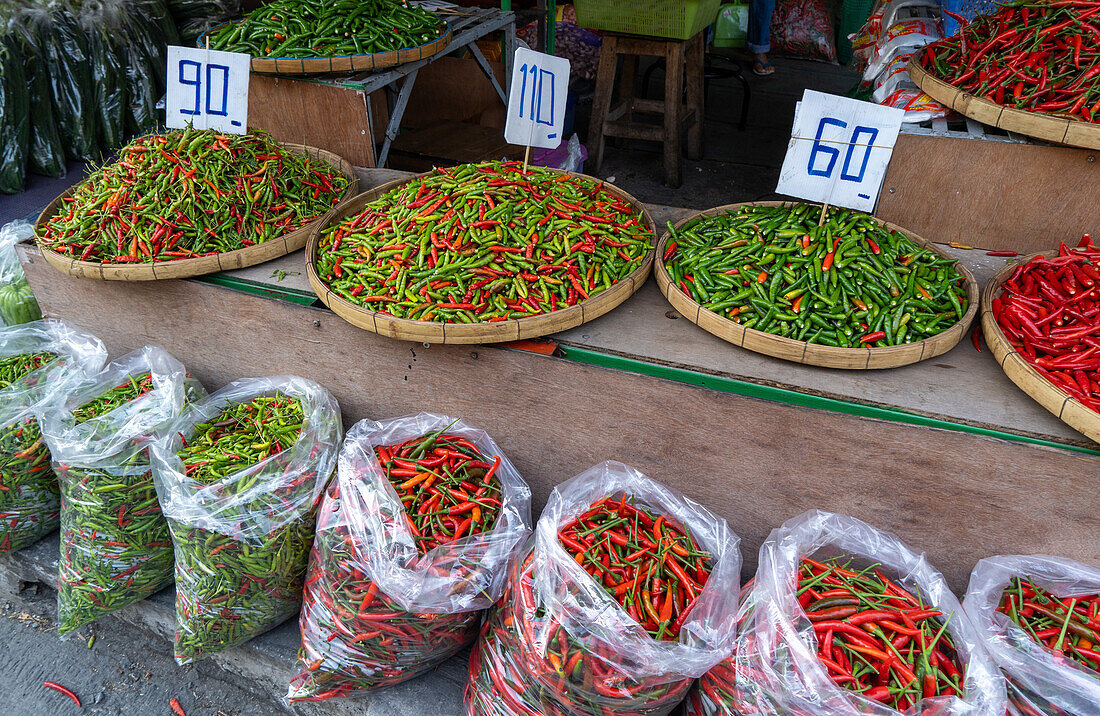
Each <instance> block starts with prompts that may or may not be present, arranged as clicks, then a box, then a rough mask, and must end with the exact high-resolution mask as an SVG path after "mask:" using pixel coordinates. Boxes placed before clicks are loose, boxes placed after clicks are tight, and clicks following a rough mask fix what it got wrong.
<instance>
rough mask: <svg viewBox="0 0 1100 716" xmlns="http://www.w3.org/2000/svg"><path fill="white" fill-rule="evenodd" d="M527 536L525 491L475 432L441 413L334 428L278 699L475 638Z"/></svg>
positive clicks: (306, 696) (454, 648)
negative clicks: (293, 657) (336, 441)
mask: <svg viewBox="0 0 1100 716" xmlns="http://www.w3.org/2000/svg"><path fill="white" fill-rule="evenodd" d="M530 533H531V491H530V489H529V488H528V487H527V484H526V483H525V482H524V481H523V479H522V478H521V477H520V475H519V473H518V472H517V471H516V469H515V467H513V466H512V463H511V462H509V460H508V458H506V457H505V456H504V454H503V453H502V452H501V450H500V448H499V447H497V445H496V443H494V442H493V440H492V438H490V437H489V436H488V435H487V434H486V433H484V432H482V431H480V430H477V429H475V428H472V427H470V426H468V425H466V424H465V423H463V422H461V421H458V420H454V419H452V418H448V417H446V416H443V415H431V414H429V413H421V414H420V415H416V416H412V417H406V418H399V419H396V420H388V421H386V422H382V423H377V422H373V421H370V420H363V421H361V422H359V423H357V424H356V425H355V426H354V427H353V428H352V429H351V431H350V432H349V433H348V436H347V439H346V440H345V441H344V447H343V449H342V450H341V453H340V464H339V471H338V476H337V479H336V481H335V482H334V484H333V485H332V486H331V487H330V488H329V491H328V492H327V494H326V496H325V500H324V502H323V503H322V505H321V509H320V511H319V514H318V522H317V537H316V540H315V542H314V545H313V551H312V552H311V554H310V562H309V571H308V574H307V577H306V586H305V596H304V599H303V606H302V613H301V616H300V617H299V624H300V626H301V630H302V648H301V651H300V652H299V659H298V666H299V667H300V669H301V670H300V672H299V673H298V675H297V676H296V677H294V678H293V679H292V680H291V684H290V690H289V693H288V694H287V700H288V701H290V702H291V703H294V702H298V701H317V700H323V699H327V698H331V697H334V696H351V695H355V694H357V693H360V694H361V693H363V692H366V691H369V690H372V689H376V688H379V687H382V686H388V685H391V684H396V683H400V682H402V681H406V680H408V679H411V678H413V677H415V676H418V675H420V674H422V673H424V672H425V671H428V670H429V669H432V668H433V667H435V666H436V665H437V664H439V663H440V662H441V661H443V660H444V659H447V658H448V657H450V656H452V655H454V654H455V653H456V652H458V651H459V650H461V649H462V648H463V647H464V646H466V645H468V644H469V643H470V642H472V641H473V640H474V638H475V637H476V636H477V629H478V626H480V622H481V612H482V610H484V609H487V608H488V607H489V606H491V605H492V603H493V601H494V600H495V599H496V598H497V597H499V596H500V593H501V591H503V589H504V582H505V580H506V579H507V575H508V564H509V563H510V562H511V561H512V560H513V558H514V557H515V556H516V552H517V550H518V549H519V548H520V546H521V545H522V544H523V542H524V540H525V539H526V538H527V537H528V536H529V535H530Z"/></svg>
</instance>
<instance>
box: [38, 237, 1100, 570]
mask: <svg viewBox="0 0 1100 716" xmlns="http://www.w3.org/2000/svg"><path fill="white" fill-rule="evenodd" d="M20 250H21V251H23V252H24V257H23V258H24V261H25V267H26V271H27V276H28V279H29V280H30V283H31V286H32V288H33V289H34V291H35V294H36V295H37V296H38V298H39V301H40V303H41V304H42V307H43V311H44V312H45V313H46V314H47V315H51V316H64V317H65V318H67V319H69V320H71V321H72V322H74V323H76V324H77V325H79V326H81V327H82V328H85V329H87V330H90V331H92V332H93V333H95V334H96V335H98V336H100V337H101V338H102V339H103V340H104V341H105V343H106V344H107V346H108V349H109V350H110V353H111V355H112V357H117V356H119V355H121V354H122V353H124V352H126V351H129V350H133V349H135V348H139V347H141V346H142V345H145V344H147V343H155V344H158V345H161V346H163V347H164V348H166V349H167V350H168V351H170V352H171V353H172V354H173V355H175V356H176V357H177V358H179V359H180V360H182V361H183V362H184V363H185V365H187V367H188V368H189V369H190V370H191V371H192V372H193V373H194V375H196V377H198V378H199V379H200V380H202V381H203V382H204V383H205V384H206V385H207V386H208V387H210V388H216V387H218V386H220V385H222V384H224V383H225V382H227V381H229V380H232V379H234V378H238V377H242V376H256V375H273V374H278V373H293V374H298V375H304V376H308V377H310V378H312V379H314V380H317V381H318V382H320V383H322V384H324V385H325V386H326V387H328V388H329V389H330V390H332V391H333V393H334V394H335V395H336V397H337V399H338V400H339V401H340V404H341V406H342V409H343V411H344V416H345V421H346V423H347V424H349V425H350V424H351V423H352V422H353V421H355V420H358V419H360V418H363V417H371V418H385V417H393V416H400V415H407V414H411V413H416V412H419V411H421V410H430V411H435V412H442V413H447V414H450V415H454V416H461V417H463V418H465V419H467V420H469V421H470V422H471V423H473V424H475V425H477V426H479V427H482V428H484V429H485V430H487V431H489V433H490V434H492V435H493V437H494V439H496V440H497V442H498V443H499V444H500V445H501V446H502V448H503V449H504V450H505V452H506V453H507V454H508V456H509V457H510V458H511V459H512V460H513V461H514V462H515V463H516V465H517V467H518V468H519V469H520V471H521V473H522V474H523V475H524V477H525V478H526V479H527V480H528V482H529V483H530V484H531V485H532V487H533V490H534V494H535V498H536V499H535V502H536V504H535V508H536V514H537V510H539V509H541V507H542V504H543V502H544V501H545V499H546V497H547V495H548V493H549V491H550V489H551V487H552V485H554V484H557V483H559V482H561V481H563V480H565V479H567V478H569V477H571V476H573V475H574V474H576V473H578V472H580V471H581V470H583V469H585V468H587V467H589V466H590V465H592V464H594V463H597V462H599V461H601V460H604V459H618V460H622V461H624V462H627V463H630V464H632V465H634V466H635V467H637V468H639V469H641V470H643V471H644V472H646V473H647V474H649V475H650V476H652V477H654V478H656V479H658V480H661V481H662V482H665V483H667V484H669V485H671V486H673V487H676V488H677V489H680V490H682V491H683V492H685V493H686V494H687V495H688V496H690V497H692V498H694V499H696V500H699V501H700V502H702V503H703V504H705V505H708V506H709V507H711V508H712V509H714V510H715V511H716V512H717V513H719V514H721V515H722V516H724V517H726V518H727V519H729V520H730V522H731V525H732V526H733V528H734V529H735V530H736V531H737V532H738V533H739V534H740V535H741V536H742V538H743V539H744V540H745V542H744V553H745V556H746V562H747V565H748V566H747V569H748V570H750V571H751V570H752V569H753V568H754V567H755V561H756V560H755V554H756V550H757V548H758V547H759V545H760V543H761V541H762V540H763V539H764V538H765V537H766V536H767V534H768V532H769V531H770V530H771V529H772V528H774V527H775V526H777V525H778V524H779V523H781V522H782V521H783V520H785V519H787V518H789V517H791V516H794V515H797V514H799V513H801V512H803V511H804V510H807V509H811V508H815V509H827V510H837V511H843V512H846V513H849V514H852V515H855V516H857V517H861V518H863V519H866V520H868V521H869V522H872V523H873V524H876V525H878V526H879V527H882V528H885V529H890V530H893V531H896V532H897V533H898V534H899V535H901V536H902V537H903V538H904V539H906V540H907V541H908V542H909V543H910V544H912V545H913V546H914V547H916V548H918V549H925V550H927V551H928V553H929V556H930V558H931V560H932V562H933V563H934V564H935V565H936V566H937V567H939V568H940V569H941V570H942V571H943V572H944V574H945V575H946V576H947V578H948V580H949V582H950V583H951V585H952V587H953V588H954V589H955V590H956V591H961V590H962V589H963V588H964V587H965V584H966V581H967V578H968V576H969V573H970V570H971V568H972V567H973V565H974V563H975V561H976V560H977V559H979V558H981V557H984V556H988V555H990V554H995V553H1012V552H1025V553H1034V552H1047V553H1051V554H1062V555H1065V556H1068V557H1072V558H1075V559H1080V560H1083V561H1086V562H1092V563H1098V564H1100V553H1098V544H1097V541H1096V539H1095V536H1096V533H1097V529H1098V528H1100V496H1098V495H1097V493H1096V491H1095V489H1094V488H1095V485H1094V483H1095V477H1096V475H1097V474H1098V471H1100V458H1097V457H1093V456H1087V455H1082V454H1078V453H1073V452H1070V451H1065V450H1058V449H1051V448H1042V447H1034V446H1029V445H1025V444H1020V443H1015V442H1005V441H1000V440H995V439H991V438H982V437H977V436H973V435H968V434H964V433H958V432H951V431H937V430H931V429H926V428H917V427H911V426H906V425H902V424H898V423H887V422H879V421H872V420H866V419H860V418H855V417H849V416H844V415H840V414H836V413H829V412H822V411H815V410H808V409H804V408H798V407H794V406H790V405H784V404H780V403H773V402H769V401H762V400H754V399H750V398H743V397H739V396H736V395H731V394H728V393H719V392H715V391H710V390H706V389H703V388H696V387H692V386H689V385H685V384H681V383H675V382H669V381H662V380H658V379H655V378H651V377H647V376H642V375H638V374H634V373H627V372H623V371H615V370H610V369H603V368H596V367H593V366H587V365H582V364H578V363H575V362H571V361H567V360H561V359H557V358H549V357H543V356H538V355H535V354H531V353H526V352H521V351H511V350H505V349H499V348H491V347H484V346H468V347H461V346H431V347H429V348H425V347H424V346H423V345H420V344H410V343H403V342H398V341H392V340H389V339H386V338H383V337H381V336H376V335H373V334H369V333H366V332H363V331H360V330H358V329H356V328H354V327H352V326H350V325H348V324H346V323H344V322H343V321H341V320H339V319H338V318H336V317H335V316H333V315H332V314H331V313H328V312H327V311H324V310H321V309H314V308H307V307H301V306H295V305H293V304H289V303H285V302H279V301H271V300H267V299H264V298H260V297H257V296H252V295H249V294H245V293H240V292H235V291H229V290H225V289H223V288H219V287H216V286H211V285H207V284H203V283H199V282H196V281H165V282H159V283H157V284H155V285H149V284H103V283H98V282H92V281H79V280H76V279H71V278H68V277H66V276H63V275H62V274H60V273H58V272H57V271H55V270H53V269H52V268H50V267H49V266H47V265H46V264H45V263H44V262H43V261H42V260H41V259H40V258H36V257H35V256H34V254H35V252H36V250H35V249H34V248H33V247H21V248H20Z"/></svg>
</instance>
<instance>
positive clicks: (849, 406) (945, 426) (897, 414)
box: [561, 346, 1100, 456]
mask: <svg viewBox="0 0 1100 716" xmlns="http://www.w3.org/2000/svg"><path fill="white" fill-rule="evenodd" d="M561 349H562V351H563V353H564V354H565V357H566V358H567V359H568V360H573V361H577V362H578V363H588V364H590V365H596V366H600V367H603V368H617V369H619V370H626V371H630V372H632V373H641V374H643V375H650V376H653V377H655V378H665V379H667V380H675V381H677V382H680V383H687V384H689V385H695V386H699V387H702V388H710V389H712V390H720V391H723V392H725V393H734V394H736V395H743V396H746V397H749V398H762V399H764V400H771V401H773V402H777V403H787V404H789V405H797V406H800V407H803V408H815V409H817V410H830V411H832V412H834V413H844V414H845V415H854V416H857V417H862V418H874V419H877V420H889V421H892V422H895V423H907V424H909V425H920V426H922V427H927V428H939V429H942V430H954V431H956V432H962V433H970V434H972V435H983V436H985V437H991V438H997V439H1000V440H1009V441H1012V442H1019V443H1027V444H1029V445H1042V446H1044V447H1052V448H1059V449H1061V450H1072V451H1074V452H1080V453H1084V454H1086V455H1098V456H1100V450H1097V449H1095V448H1089V447H1084V446H1081V445H1070V444H1066V443H1060V442H1055V441H1054V440H1044V439H1042V438H1033V437H1028V436H1026V435H1017V434H1016V433H1010V432H1006V431H1003V430H993V429H990V428H982V427H978V426H975V425H966V424H965V423H956V422H952V421H950V420H941V419H939V418H930V417H927V416H925V415H919V414H917V413H911V412H908V411H905V410H899V409H897V408H884V407H880V406H875V405H865V404H861V403H851V402H848V401H845V400H837V399H836V398H826V397H824V396H820V395H811V394H809V393H800V392H799V391H797V390H790V389H788V388H779V387H776V386H773V385H761V384H759V383H750V382H748V381H743V380H737V379H735V378H725V377H722V376H716V375H707V374H706V373H698V372H696V371H692V370H686V369H683V368H673V367H671V366H663V365H657V364H654V363H647V362H645V361H640V360H635V359H633V358H625V357H623V356H617V355H612V354H609V353H601V352H599V351H593V350H589V349H587V348H577V347H575V346H561Z"/></svg>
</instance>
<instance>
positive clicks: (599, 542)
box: [466, 496, 711, 716]
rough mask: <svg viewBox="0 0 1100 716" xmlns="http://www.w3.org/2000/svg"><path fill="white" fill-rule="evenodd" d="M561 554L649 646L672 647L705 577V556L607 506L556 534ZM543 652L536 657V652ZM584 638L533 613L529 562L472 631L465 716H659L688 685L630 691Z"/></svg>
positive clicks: (595, 644)
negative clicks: (651, 641) (475, 633)
mask: <svg viewBox="0 0 1100 716" xmlns="http://www.w3.org/2000/svg"><path fill="white" fill-rule="evenodd" d="M558 539H559V541H560V542H561V545H562V546H563V547H564V548H565V550H566V551H567V552H568V553H569V554H570V556H571V557H573V558H574V559H575V560H576V561H577V563H578V564H580V565H581V566H582V567H583V568H584V569H585V571H586V572H588V574H589V575H591V577H592V578H593V579H595V580H597V581H598V582H599V583H600V584H602V585H603V587H604V589H606V590H607V592H608V593H609V594H611V595H612V596H613V597H614V599H615V601H616V602H618V603H619V604H620V605H621V606H622V607H623V608H624V609H626V611H627V612H628V613H629V614H630V615H631V617H633V618H634V619H635V620H636V621H637V622H638V623H639V624H641V625H642V626H643V627H645V629H646V631H648V632H649V633H650V635H652V636H653V637H654V638H656V639H661V640H675V639H676V638H677V636H678V634H679V630H680V627H681V625H682V624H683V622H684V620H685V619H686V617H687V616H688V615H689V614H690V612H691V608H692V606H693V605H694V602H695V598H696V597H697V596H698V593H699V591H700V590H702V588H703V586H704V585H705V584H706V582H707V579H708V578H709V576H710V569H711V558H710V555H708V554H706V553H705V552H702V551H701V550H700V549H699V547H698V546H697V545H696V543H695V541H694V539H692V537H691V536H690V535H688V534H686V532H685V531H684V530H682V529H681V528H680V527H679V526H677V525H675V524H673V523H672V522H671V521H670V520H667V519H665V518H664V517H663V516H657V517H654V516H653V514H652V513H651V512H650V511H649V510H647V509H646V508H644V507H640V506H636V505H634V504H632V503H631V502H630V501H629V499H628V498H626V497H624V496H620V497H607V498H604V499H602V500H600V501H599V502H597V503H595V504H594V505H592V507H591V508H590V509H589V510H588V511H587V512H585V513H584V514H582V515H581V516H580V517H579V518H578V519H576V520H575V521H573V522H571V523H569V524H568V525H565V526H564V527H562V528H561V529H559V531H558ZM544 645H545V647H544ZM629 657H630V655H625V654H615V653H613V651H612V650H611V649H610V648H609V647H608V646H606V645H604V644H603V643H601V642H599V641H598V640H596V639H594V638H591V637H589V638H577V637H574V636H572V635H570V634H569V632H567V631H566V630H565V629H564V628H562V627H561V625H560V624H559V622H558V620H557V619H556V618H555V615H554V614H553V613H552V612H550V611H548V610H547V609H546V608H545V607H544V605H542V604H540V602H539V600H538V598H537V597H536V594H535V590H534V579H533V575H532V560H531V557H530V555H528V556H527V557H526V559H523V560H521V561H520V562H518V563H517V565H516V566H515V567H514V570H513V573H512V574H511V575H510V578H509V582H508V588H507V590H506V591H505V593H504V595H503V597H502V598H501V600H500V601H499V602H498V606H497V608H495V609H494V610H493V611H492V612H491V616H490V617H489V619H488V620H486V622H485V624H484V626H483V627H482V632H481V638H480V639H479V640H478V646H477V648H476V649H475V650H474V654H473V656H472V657H471V659H470V681H469V682H468V685H467V687H466V704H467V711H468V712H469V713H470V714H478V715H492V716H506V715H510V714H527V715H531V716H534V715H535V714H549V715H558V714H561V715H562V716H566V715H570V716H575V715H576V714H595V715H599V716H607V715H608V714H615V715H616V716H628V715H632V714H638V715H639V716H640V715H641V714H662V713H668V712H669V711H670V710H671V709H672V708H673V707H674V706H675V705H676V704H678V703H679V702H680V700H681V699H682V698H683V696H684V693H685V691H686V690H687V688H688V687H689V686H690V685H691V679H684V680H679V681H676V680H674V681H669V680H668V679H662V678H648V679H645V680H642V681H636V680H634V679H631V678H630V677H628V676H627V675H625V674H624V673H623V672H622V671H621V670H620V669H618V668H616V666H615V664H617V663H620V662H623V661H628V660H629Z"/></svg>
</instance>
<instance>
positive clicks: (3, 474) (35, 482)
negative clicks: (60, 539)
mask: <svg viewBox="0 0 1100 716" xmlns="http://www.w3.org/2000/svg"><path fill="white" fill-rule="evenodd" d="M106 360H107V351H106V349H104V347H103V343H102V342H100V340H99V339H98V338H96V337H95V336H93V335H90V334H88V333H84V332H82V331H80V330H78V329H76V328H74V327H73V326H71V325H69V324H68V323H65V322H64V321H56V320H44V321H34V322H32V323H24V324H22V325H19V326H11V327H8V328H0V552H10V551H13V550H17V549H22V548H23V547H26V546H28V545H30V544H32V543H34V542H36V541H38V539H40V538H41V537H43V536H44V535H45V534H46V533H47V532H50V531H51V530H54V529H57V524H58V507H59V504H60V497H59V495H58V486H57V476H56V475H55V474H54V472H53V469H52V468H51V467H50V451H49V449H48V448H47V447H46V444H45V442H44V440H43V438H42V432H41V429H40V428H39V422H38V421H39V419H40V418H41V416H42V415H43V414H44V413H45V412H47V411H49V410H51V409H52V406H53V405H54V404H55V403H57V402H58V401H59V400H62V399H63V398H64V396H65V395H67V394H68V392H69V390H70V389H71V388H72V386H73V385H74V384H75V383H77V382H79V381H80V380H82V379H83V378H86V377H87V376H89V375H93V374H95V373H97V372H98V371H99V369H100V368H102V367H103V363H104V362H105V361H106Z"/></svg>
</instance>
